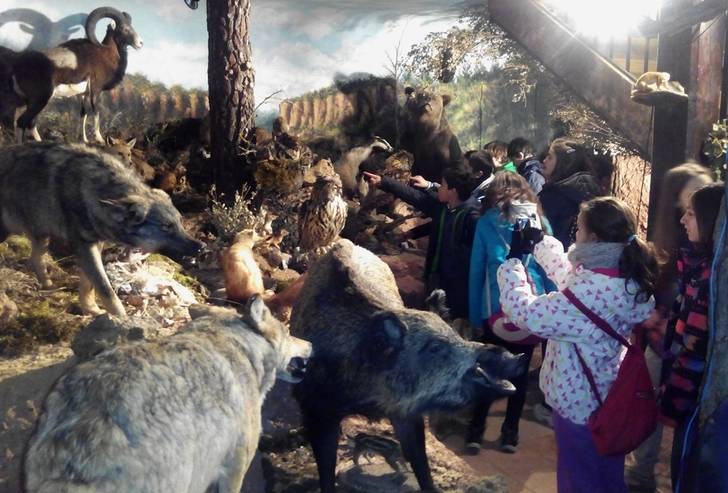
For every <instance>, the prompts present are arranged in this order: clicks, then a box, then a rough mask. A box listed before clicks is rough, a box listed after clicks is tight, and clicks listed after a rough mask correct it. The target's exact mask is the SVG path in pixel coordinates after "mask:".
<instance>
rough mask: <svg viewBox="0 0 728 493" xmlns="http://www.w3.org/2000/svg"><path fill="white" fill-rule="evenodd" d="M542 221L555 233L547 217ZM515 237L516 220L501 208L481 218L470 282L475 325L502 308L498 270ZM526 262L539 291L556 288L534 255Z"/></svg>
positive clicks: (477, 226)
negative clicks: (505, 214) (507, 215)
mask: <svg viewBox="0 0 728 493" xmlns="http://www.w3.org/2000/svg"><path fill="white" fill-rule="evenodd" d="M542 221H543V223H544V231H545V232H546V233H547V234H551V227H550V226H549V225H548V223H547V222H546V221H545V220H542ZM512 237H513V224H511V223H510V222H508V221H507V220H506V219H504V218H503V217H502V215H501V212H500V209H498V208H495V207H493V208H491V209H488V210H487V211H486V212H485V214H483V216H482V217H481V218H480V219H478V223H477V225H476V227H475V238H474V239H473V249H472V252H471V254H470V274H469V285H468V295H469V297H468V312H469V316H468V318H469V319H470V323H471V324H473V327H481V326H482V325H483V322H486V321H487V320H488V319H489V318H490V316H491V315H493V314H495V313H498V312H499V311H500V290H499V289H498V278H497V276H496V274H497V272H498V267H500V265H501V264H502V263H503V262H505V260H506V257H507V256H508V251H509V250H510V244H511V239H512ZM523 263H524V265H525V266H526V267H527V269H528V275H529V278H530V280H531V282H532V283H533V287H534V292H535V293H536V294H537V295H538V294H543V293H545V292H549V291H554V290H555V289H556V286H555V285H554V284H553V283H552V282H551V281H550V280H549V279H548V278H547V277H546V273H545V272H544V271H543V269H542V268H541V266H540V265H538V264H537V263H536V261H535V260H534V258H533V255H528V256H527V257H525V258H524V259H523Z"/></svg>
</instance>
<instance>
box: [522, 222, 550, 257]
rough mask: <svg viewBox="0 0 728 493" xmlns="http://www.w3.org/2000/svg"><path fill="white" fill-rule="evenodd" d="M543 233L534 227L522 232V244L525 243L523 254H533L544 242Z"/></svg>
mask: <svg viewBox="0 0 728 493" xmlns="http://www.w3.org/2000/svg"><path fill="white" fill-rule="evenodd" d="M543 236H544V235H543V231H542V230H540V229H538V228H534V227H533V226H528V227H526V229H524V230H523V231H522V232H521V242H522V243H523V248H522V250H523V253H533V249H534V248H535V247H536V245H537V244H539V243H540V242H541V240H543Z"/></svg>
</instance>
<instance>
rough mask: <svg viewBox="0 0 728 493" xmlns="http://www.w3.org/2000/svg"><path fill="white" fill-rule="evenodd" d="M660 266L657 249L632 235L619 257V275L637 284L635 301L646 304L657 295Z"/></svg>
mask: <svg viewBox="0 0 728 493" xmlns="http://www.w3.org/2000/svg"><path fill="white" fill-rule="evenodd" d="M659 272H660V266H659V264H658V262H657V256H656V254H655V248H654V246H652V244H651V243H646V242H644V241H642V240H641V239H639V238H637V237H636V236H635V235H632V236H630V237H629V238H628V241H627V245H626V246H625V247H624V250H623V251H622V255H621V256H620V257H619V274H620V276H622V277H624V278H625V279H626V280H627V281H626V282H629V280H630V279H632V280H634V281H635V282H636V283H637V286H638V288H637V292H636V293H635V300H636V301H637V302H638V303H644V302H646V301H647V300H649V299H650V296H652V295H653V294H654V293H655V287H656V285H657V277H658V275H659Z"/></svg>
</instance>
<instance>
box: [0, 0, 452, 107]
mask: <svg viewBox="0 0 728 493" xmlns="http://www.w3.org/2000/svg"><path fill="white" fill-rule="evenodd" d="M204 2H205V0H202V1H201V2H200V8H199V9H198V10H190V9H188V8H187V7H186V6H185V5H184V2H183V1H182V0H116V1H114V2H109V3H105V5H111V6H114V7H116V8H118V9H120V10H124V11H127V12H129V13H130V14H131V16H132V24H133V25H134V27H135V29H136V30H137V32H139V34H140V35H141V36H142V38H143V39H144V47H143V48H142V49H141V50H139V51H134V50H130V56H129V69H128V70H129V72H130V73H134V72H141V73H143V74H145V75H146V76H147V77H149V78H150V79H151V80H153V81H159V82H163V83H165V84H167V85H172V84H181V85H183V86H185V87H188V88H193V87H195V88H206V87H207V30H206V24H205V4H204ZM101 5H104V4H102V3H99V1H98V0H95V1H94V0H65V1H63V2H59V1H57V0H0V12H3V11H5V10H8V9H11V8H18V7H24V8H31V9H35V10H38V11H40V12H43V13H45V14H46V15H47V16H48V17H49V18H50V19H51V20H54V21H56V20H58V19H60V18H62V17H64V16H66V15H70V14H74V13H78V12H90V11H91V10H93V9H94V8H96V7H99V6H101ZM465 5H466V2H463V0H253V8H252V17H253V19H252V34H251V41H252V44H253V64H254V66H255V68H256V87H255V94H256V100H258V101H261V100H262V99H263V98H265V97H266V96H267V95H269V94H271V93H273V92H275V91H277V90H282V93H281V96H282V97H293V96H296V95H298V94H301V93H304V92H306V91H310V90H313V89H319V88H321V87H324V86H327V85H328V84H330V83H331V82H332V80H333V77H334V76H335V75H336V74H351V73H356V72H367V73H373V74H377V75H382V74H384V73H385V72H386V70H385V68H384V65H385V62H386V55H385V54H386V53H387V52H390V53H391V52H393V49H394V46H395V45H396V44H397V42H398V41H399V40H400V39H401V40H402V46H403V47H405V48H407V47H409V46H410V45H412V44H413V43H416V42H419V41H421V40H422V39H424V37H425V36H426V35H427V33H429V32H433V31H442V30H445V29H447V28H448V27H450V26H452V25H453V24H454V22H455V20H456V18H457V16H458V15H459V14H460V13H461V12H462V10H463V8H464V7H465ZM98 32H99V35H101V33H102V31H101V29H99V31H98ZM28 41H29V37H28V35H26V34H23V33H21V32H20V31H19V29H18V25H17V24H8V25H5V26H3V27H0V45H5V46H9V47H11V48H14V49H22V48H23V47H24V46H25V45H27V43H28ZM405 51H406V50H405ZM279 99H280V98H279Z"/></svg>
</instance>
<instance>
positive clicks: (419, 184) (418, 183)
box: [410, 175, 430, 189]
mask: <svg viewBox="0 0 728 493" xmlns="http://www.w3.org/2000/svg"><path fill="white" fill-rule="evenodd" d="M410 185H412V186H413V187H415V188H425V189H426V188H430V182H429V181H427V180H425V178H424V177H423V176H422V175H417V176H413V177H411V178H410Z"/></svg>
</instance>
